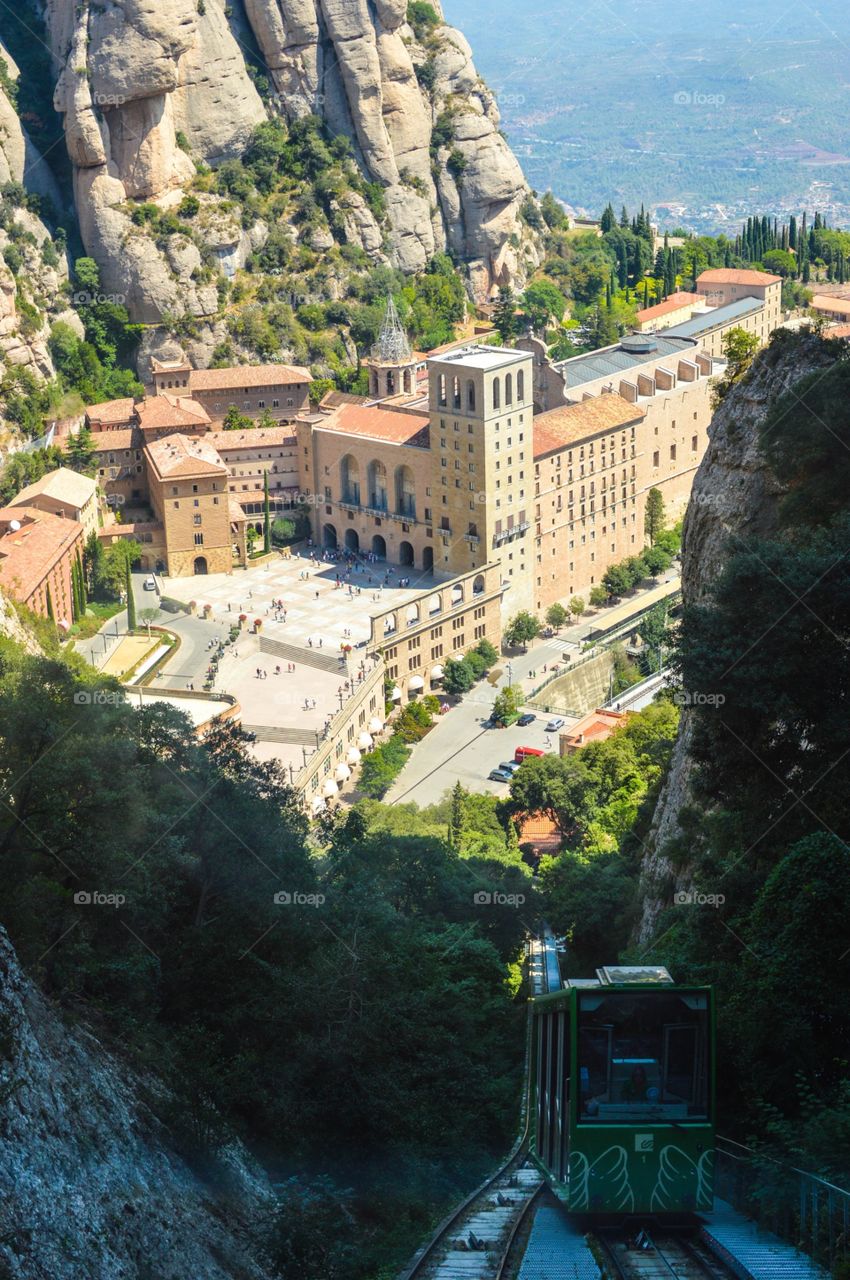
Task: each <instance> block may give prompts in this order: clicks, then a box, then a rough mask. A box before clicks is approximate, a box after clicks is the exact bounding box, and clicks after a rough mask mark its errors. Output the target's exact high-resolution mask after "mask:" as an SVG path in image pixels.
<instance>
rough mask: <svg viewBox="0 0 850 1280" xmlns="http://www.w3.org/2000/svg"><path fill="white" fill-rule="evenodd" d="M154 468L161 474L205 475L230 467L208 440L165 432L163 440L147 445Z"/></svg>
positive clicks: (222, 472) (180, 475)
mask: <svg viewBox="0 0 850 1280" xmlns="http://www.w3.org/2000/svg"><path fill="white" fill-rule="evenodd" d="M145 453H146V454H147V456H148V459H149V461H150V462H151V464H152V466H153V468H154V470H155V471H156V473H157V475H159V476H160V478H163V479H164V478H166V477H167V478H168V479H169V480H172V479H176V478H177V477H181V478H186V477H189V476H204V475H227V467H226V466H225V465H224V463H223V462H222V460H221V458H220V457H219V456H218V454H217V453H216V451H215V449H213V448H212V446H211V445H208V444H207V442H206V440H203V439H201V440H191V439H189V437H188V436H183V435H179V434H178V435H173V436H166V437H165V438H164V439H163V440H151V441H150V443H149V444H148V445H147V447H146V448H145Z"/></svg>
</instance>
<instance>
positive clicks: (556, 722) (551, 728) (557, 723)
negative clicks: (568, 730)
mask: <svg viewBox="0 0 850 1280" xmlns="http://www.w3.org/2000/svg"><path fill="white" fill-rule="evenodd" d="M565 724H566V721H565V720H562V719H561V717H560V716H555V717H553V719H551V720H550V721H549V723H548V724H547V726H546V732H547V733H557V732H558V730H559V729H563V727H564V725H565Z"/></svg>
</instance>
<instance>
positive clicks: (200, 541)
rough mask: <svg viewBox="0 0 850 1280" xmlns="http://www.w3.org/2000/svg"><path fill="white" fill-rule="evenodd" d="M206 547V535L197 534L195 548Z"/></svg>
mask: <svg viewBox="0 0 850 1280" xmlns="http://www.w3.org/2000/svg"><path fill="white" fill-rule="evenodd" d="M203 545H204V535H203V534H202V533H196V534H195V546H196V547H202V546H203Z"/></svg>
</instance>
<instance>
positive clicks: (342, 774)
mask: <svg viewBox="0 0 850 1280" xmlns="http://www.w3.org/2000/svg"><path fill="white" fill-rule="evenodd" d="M334 777H335V778H336V780H337V782H348V779H349V778H350V777H351V770H350V769H349V767H348V765H347V764H346V763H345V761H344V760H343V761H341V762H340V763H339V764H338V765H337V767H336V771H335V772H334Z"/></svg>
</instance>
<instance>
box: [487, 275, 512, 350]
mask: <svg viewBox="0 0 850 1280" xmlns="http://www.w3.org/2000/svg"><path fill="white" fill-rule="evenodd" d="M493 324H494V325H495V326H496V331H497V333H498V335H499V337H500V338H501V339H502V342H504V343H505V344H506V345H507V344H508V343H510V342H511V340H512V339H513V338H514V337H515V336H516V331H517V317H516V298H515V297H514V294H513V290H512V289H510V288H508V287H506V286H504V285H503V286H502V288H501V289H500V290H499V297H498V299H497V300H496V305H495V306H494V308H493Z"/></svg>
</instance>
